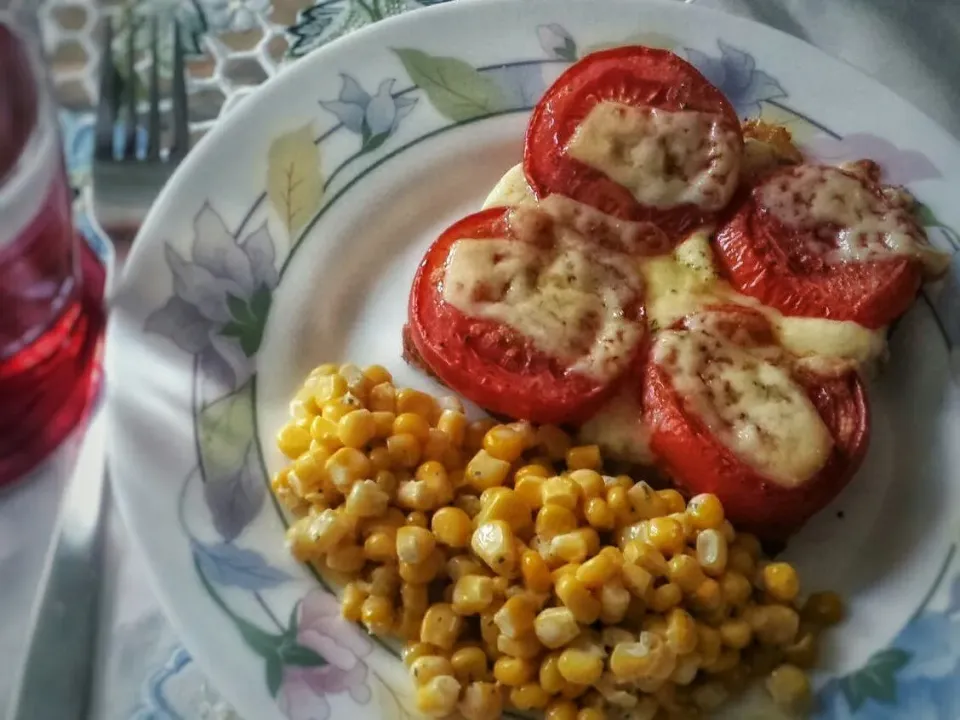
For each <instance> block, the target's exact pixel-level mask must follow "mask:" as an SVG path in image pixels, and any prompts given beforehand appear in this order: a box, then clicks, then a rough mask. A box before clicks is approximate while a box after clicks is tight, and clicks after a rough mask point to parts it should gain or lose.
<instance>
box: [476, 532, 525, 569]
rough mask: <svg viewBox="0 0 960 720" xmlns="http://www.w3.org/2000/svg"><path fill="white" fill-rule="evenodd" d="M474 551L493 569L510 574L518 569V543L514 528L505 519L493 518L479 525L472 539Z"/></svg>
mask: <svg viewBox="0 0 960 720" xmlns="http://www.w3.org/2000/svg"><path fill="white" fill-rule="evenodd" d="M470 547H471V549H472V550H473V552H474V553H475V554H476V555H477V557H479V558H480V559H481V560H483V561H484V562H485V563H486V564H487V565H488V566H489V567H490V569H491V570H493V571H494V572H496V573H499V574H500V575H503V576H507V577H508V576H510V575H512V574H513V572H514V571H515V570H516V569H517V564H518V557H517V545H516V540H515V538H514V535H513V530H511V529H510V526H509V525H508V524H507V523H506V522H504V521H503V520H493V521H491V522H487V523H483V524H482V525H479V526H478V527H477V529H476V530H474V532H473V537H472V538H471V540H470Z"/></svg>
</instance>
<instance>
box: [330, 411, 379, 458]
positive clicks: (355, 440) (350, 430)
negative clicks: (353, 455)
mask: <svg viewBox="0 0 960 720" xmlns="http://www.w3.org/2000/svg"><path fill="white" fill-rule="evenodd" d="M376 432H377V426H376V422H375V421H374V419H373V413H371V412H370V411H369V410H367V409H365V408H361V409H359V410H353V411H352V412H348V413H347V414H346V415H344V416H343V417H342V418H340V421H339V422H338V423H337V437H338V438H340V442H341V443H343V445H344V447H349V448H361V447H363V446H364V445H366V444H367V443H369V442H370V441H371V440H373V438H374V436H375V435H376Z"/></svg>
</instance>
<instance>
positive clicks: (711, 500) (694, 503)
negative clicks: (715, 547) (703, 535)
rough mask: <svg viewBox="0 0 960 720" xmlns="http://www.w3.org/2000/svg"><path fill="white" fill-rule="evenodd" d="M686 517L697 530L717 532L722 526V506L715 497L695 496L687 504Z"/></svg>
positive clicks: (708, 494)
mask: <svg viewBox="0 0 960 720" xmlns="http://www.w3.org/2000/svg"><path fill="white" fill-rule="evenodd" d="M686 513H687V515H688V516H689V517H690V520H691V521H692V522H693V525H694V527H696V528H697V529H698V530H719V529H720V526H721V525H723V521H724V517H723V505H722V504H721V503H720V499H719V498H718V497H717V496H716V495H712V494H710V493H704V494H702V495H695V496H694V497H692V498H690V502H689V503H687V510H686Z"/></svg>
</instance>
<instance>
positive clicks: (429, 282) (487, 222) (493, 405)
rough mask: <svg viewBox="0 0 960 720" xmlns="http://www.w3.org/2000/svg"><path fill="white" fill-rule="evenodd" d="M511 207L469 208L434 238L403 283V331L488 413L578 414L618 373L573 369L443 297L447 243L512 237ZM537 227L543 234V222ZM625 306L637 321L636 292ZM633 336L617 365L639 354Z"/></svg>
mask: <svg viewBox="0 0 960 720" xmlns="http://www.w3.org/2000/svg"><path fill="white" fill-rule="evenodd" d="M510 213H511V211H510V210H509V209H507V210H505V209H503V208H494V209H490V210H484V211H482V212H479V213H476V214H474V215H470V216H468V217H466V218H464V219H463V220H460V221H458V222H457V223H455V224H454V225H452V226H451V227H450V228H448V229H447V230H446V231H445V232H444V233H443V234H442V235H441V236H440V237H439V238H438V239H437V240H436V242H434V244H433V245H432V246H431V248H430V249H429V250H428V251H427V254H426V256H425V257H424V259H423V261H422V262H421V264H420V267H419V269H418V270H417V274H416V277H415V278H414V281H413V287H412V288H411V291H410V301H409V309H408V310H409V312H408V324H407V328H406V332H407V337H408V338H409V340H410V343H412V345H413V347H414V349H415V350H416V352H417V354H419V356H420V360H422V361H423V364H425V365H426V366H427V368H428V369H429V370H430V371H432V372H433V373H434V374H435V375H436V376H437V377H438V378H439V379H440V380H441V381H442V382H443V383H444V384H446V385H447V386H448V387H450V388H451V389H452V390H454V391H456V392H457V393H460V394H461V395H463V396H464V397H466V398H467V399H469V400H471V401H473V402H475V403H476V404H478V405H479V406H481V407H482V408H484V409H486V410H488V411H489V412H491V413H493V414H495V415H504V416H507V417H511V418H516V419H523V420H531V421H533V422H540V423H565V422H574V423H576V422H579V421H582V420H585V419H586V418H588V417H589V416H590V415H592V414H593V413H594V412H595V411H596V410H597V409H598V408H599V406H600V405H601V404H602V403H603V402H604V401H605V400H606V399H607V398H608V397H609V396H610V394H611V393H612V392H614V391H615V390H616V387H617V383H618V381H619V376H618V377H614V378H610V379H604V380H600V379H597V378H595V377H591V376H588V375H586V374H583V373H581V372H577V371H575V370H572V369H571V367H570V365H571V363H570V362H569V361H567V362H564V361H563V360H561V359H559V358H556V357H552V356H551V355H549V354H547V353H545V352H543V351H541V350H540V349H538V348H537V347H535V346H534V344H533V343H532V342H531V341H530V340H529V339H528V338H527V337H526V336H525V335H523V334H522V333H520V332H519V331H517V330H515V329H514V328H512V327H509V326H507V325H505V324H502V323H500V322H497V321H495V320H492V319H487V318H482V317H470V316H468V315H466V314H464V313H463V312H461V311H460V310H459V309H457V308H455V307H453V306H452V305H451V304H449V303H447V302H446V301H445V300H444V297H443V288H442V284H443V280H444V273H445V269H446V261H447V258H448V257H449V255H450V252H451V249H452V248H453V246H454V243H456V242H457V241H459V240H464V241H469V242H484V240H485V239H493V238H512V239H515V237H516V236H515V234H514V231H513V229H512V228H511V226H510V221H509V218H510ZM544 232H545V233H546V234H545V235H544V237H545V238H546V237H547V236H548V235H549V228H546V229H544ZM517 242H522V241H520V240H517ZM626 314H627V317H628V319H629V320H631V321H633V322H635V323H637V324H638V325H640V326H641V328H643V327H644V308H643V303H642V297H640V296H639V295H638V297H637V298H636V301H635V302H634V303H631V304H630V305H629V306H628V308H627V313H626ZM640 337H641V340H640V341H639V342H638V343H637V344H636V347H635V348H633V349H632V356H631V357H630V358H629V359H628V361H627V362H625V363H624V367H625V371H624V373H626V372H628V370H629V369H631V368H635V367H636V362H637V359H638V358H640V357H641V356H642V353H643V346H644V342H643V339H642V338H643V337H644V335H641V336H640ZM621 376H622V374H621Z"/></svg>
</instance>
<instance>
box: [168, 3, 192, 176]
mask: <svg viewBox="0 0 960 720" xmlns="http://www.w3.org/2000/svg"><path fill="white" fill-rule="evenodd" d="M172 92H173V145H172V146H171V148H170V156H171V157H172V158H174V159H176V160H180V159H181V158H183V157H184V156H185V155H186V154H187V150H189V149H190V128H189V125H188V122H187V82H186V76H185V72H184V59H183V43H182V42H180V23H179V22H177V21H176V20H174V24H173V88H172Z"/></svg>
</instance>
